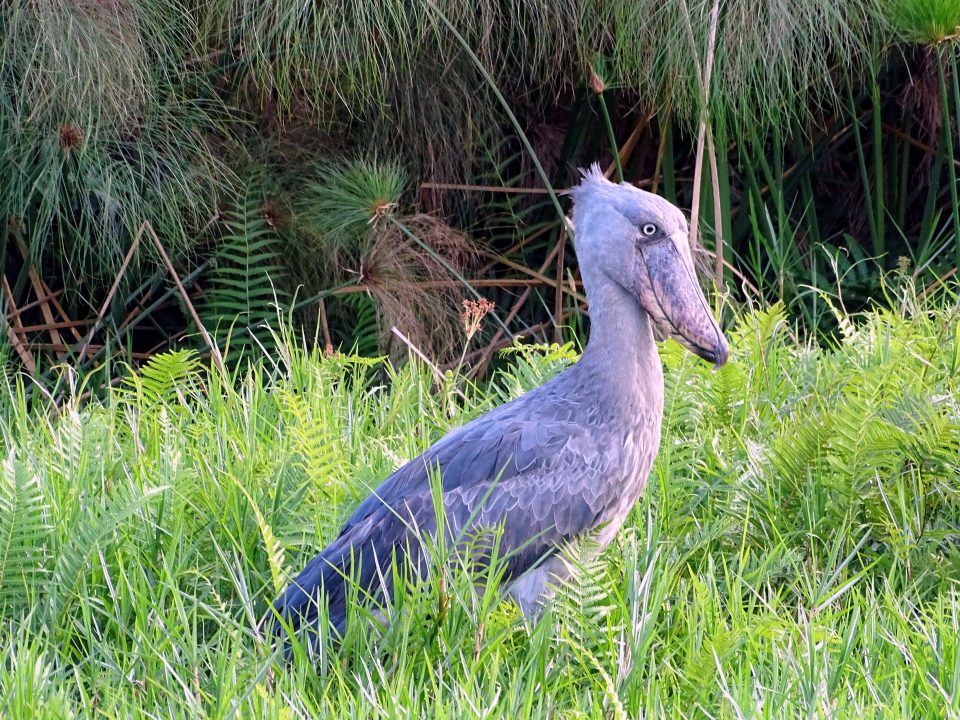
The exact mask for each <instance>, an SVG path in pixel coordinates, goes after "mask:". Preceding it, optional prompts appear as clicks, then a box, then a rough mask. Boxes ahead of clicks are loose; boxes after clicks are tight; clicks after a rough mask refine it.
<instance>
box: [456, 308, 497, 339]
mask: <svg viewBox="0 0 960 720" xmlns="http://www.w3.org/2000/svg"><path fill="white" fill-rule="evenodd" d="M493 308H494V304H493V303H492V302H490V301H489V300H487V299H486V298H480V299H479V300H464V301H463V316H462V317H463V331H464V333H466V335H467V342H469V341H470V340H472V339H473V336H474V335H476V334H477V331H478V330H479V329H480V322H481V321H482V320H483V318H484V317H485V316H486V315H487V313H489V312H492V311H493Z"/></svg>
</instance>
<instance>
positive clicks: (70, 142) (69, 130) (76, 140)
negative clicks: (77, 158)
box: [60, 123, 83, 153]
mask: <svg viewBox="0 0 960 720" xmlns="http://www.w3.org/2000/svg"><path fill="white" fill-rule="evenodd" d="M81 142H83V134H82V133H81V132H80V128H78V127H77V126H76V125H74V124H72V123H66V124H64V125H63V126H62V127H61V128H60V147H61V148H62V149H63V151H64V152H67V153H68V152H70V151H71V150H76V149H77V148H78V147H80V143H81Z"/></svg>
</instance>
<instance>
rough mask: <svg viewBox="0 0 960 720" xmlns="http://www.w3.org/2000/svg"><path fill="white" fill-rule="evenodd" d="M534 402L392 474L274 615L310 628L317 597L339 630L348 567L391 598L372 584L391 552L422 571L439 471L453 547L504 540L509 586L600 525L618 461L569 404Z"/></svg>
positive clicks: (507, 410)
mask: <svg viewBox="0 0 960 720" xmlns="http://www.w3.org/2000/svg"><path fill="white" fill-rule="evenodd" d="M546 389H547V386H543V387H541V388H540V389H539V390H540V391H544V390H546ZM537 394H538V393H537V392H536V391H535V392H534V393H530V394H529V395H527V396H524V397H523V398H521V400H520V401H515V402H513V403H508V404H507V405H503V406H500V407H499V408H497V409H496V410H494V411H492V412H490V413H488V414H487V415H484V416H482V417H481V418H478V419H477V420H475V421H473V422H471V423H468V424H467V425H464V426H463V427H461V428H459V429H458V430H455V431H453V432H452V433H450V434H448V435H446V436H445V437H444V438H442V439H441V440H440V441H438V442H437V443H436V444H435V445H433V446H432V447H431V448H430V449H428V450H427V451H426V452H425V453H423V455H421V456H420V457H418V458H416V459H414V460H412V461H410V462H409V463H407V464H406V465H404V466H403V467H401V468H400V469H398V470H397V471H396V472H395V473H393V474H392V475H391V476H390V477H388V478H387V479H386V480H385V481H384V482H383V483H382V484H381V485H380V487H378V488H377V489H376V490H375V491H374V492H373V493H372V494H371V495H370V497H368V498H367V499H366V500H364V501H363V502H362V503H361V504H360V505H359V506H358V507H357V509H356V511H355V512H354V513H353V514H352V515H351V517H350V518H349V520H348V521H347V523H346V524H345V525H344V527H343V530H342V531H341V534H340V535H339V537H338V538H337V539H335V540H334V541H333V542H332V543H331V544H330V545H329V546H327V548H325V549H324V550H323V552H322V553H321V554H320V555H318V556H317V557H316V558H314V560H313V561H311V562H310V563H309V564H308V565H307V567H306V568H304V570H303V571H302V572H301V573H300V574H299V575H298V576H297V577H296V578H295V579H294V581H293V582H291V583H290V585H289V586H288V587H287V589H286V590H285V591H284V593H283V594H282V595H281V597H280V598H278V600H277V602H275V603H274V607H275V608H276V610H277V611H278V612H279V613H280V614H281V617H286V618H288V619H290V620H291V621H292V622H294V624H295V625H298V626H300V625H303V624H305V623H306V624H312V623H313V622H314V621H315V619H316V617H317V603H318V602H319V598H320V596H321V595H322V596H325V597H326V602H328V605H329V608H330V617H331V623H332V624H333V626H334V627H335V629H336V630H337V631H338V632H342V630H343V623H344V622H345V614H346V608H345V605H344V603H345V601H346V597H345V590H344V585H343V581H342V578H343V576H344V575H346V574H349V573H351V572H353V571H352V570H351V568H353V569H354V570H356V569H357V568H359V574H358V576H357V580H358V582H359V585H360V587H362V588H366V589H368V590H369V591H370V592H372V593H374V594H377V595H379V594H381V593H383V592H387V593H389V592H391V589H390V588H389V587H382V588H379V590H377V589H376V587H377V584H378V578H384V577H386V578H387V580H388V581H389V576H390V569H389V567H388V566H385V565H384V563H389V562H391V558H392V557H393V556H394V555H396V556H398V557H399V556H403V557H405V558H406V559H407V560H409V561H410V562H411V565H412V567H413V568H414V570H415V571H417V572H418V573H420V572H422V571H423V570H424V569H425V562H426V557H425V552H424V547H423V546H422V545H421V540H420V538H421V537H423V536H425V535H429V534H431V533H434V532H435V530H436V527H437V521H436V516H435V509H434V501H433V493H432V491H431V487H430V477H431V473H433V472H436V471H438V472H439V473H440V481H441V487H442V497H443V506H444V512H445V515H446V527H447V528H448V530H449V534H450V536H451V538H454V539H459V538H460V537H462V535H461V533H464V532H466V533H474V532H475V531H485V530H497V531H499V532H501V533H502V534H501V537H500V548H501V555H504V556H506V563H507V567H506V575H507V579H508V580H509V579H510V578H515V577H518V576H520V575H521V574H523V573H524V572H525V571H526V570H528V569H529V568H531V567H533V566H534V565H535V564H536V563H538V562H540V561H542V560H543V558H544V557H545V556H547V555H550V554H552V553H554V552H556V551H557V549H558V548H559V547H561V546H562V545H563V544H564V543H565V542H566V541H568V540H572V539H574V538H575V537H577V536H579V535H581V534H583V533H584V532H586V531H588V530H591V529H593V528H595V527H597V526H598V525H599V524H602V522H603V521H604V519H605V517H604V514H605V511H606V509H607V508H609V507H611V505H612V504H613V503H614V501H615V498H614V497H613V495H614V494H615V493H617V492H618V491H619V488H618V483H616V482H609V481H608V480H610V479H611V478H612V477H614V476H615V470H616V468H614V467H613V466H612V463H613V460H612V458H615V457H616V456H617V455H618V453H617V452H616V451H615V450H614V451H613V452H611V450H612V448H609V447H605V448H601V447H598V446H597V442H598V439H597V438H596V437H595V434H591V433H590V432H589V431H588V429H587V428H586V427H584V425H582V424H580V423H578V422H575V421H574V420H573V418H575V417H577V413H576V412H575V408H573V407H571V406H570V403H569V402H566V399H565V398H562V397H557V396H553V397H550V398H549V399H546V400H545V401H544V402H538V398H537V397H536V395H537ZM540 399H542V398H540ZM588 422H589V420H588Z"/></svg>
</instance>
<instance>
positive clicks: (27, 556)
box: [0, 453, 51, 613]
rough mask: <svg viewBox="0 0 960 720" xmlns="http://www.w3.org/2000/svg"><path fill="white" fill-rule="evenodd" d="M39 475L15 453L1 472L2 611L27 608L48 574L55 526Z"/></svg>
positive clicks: (0, 575)
mask: <svg viewBox="0 0 960 720" xmlns="http://www.w3.org/2000/svg"><path fill="white" fill-rule="evenodd" d="M48 517H49V508H48V506H47V500H46V498H45V497H44V493H43V489H42V487H41V485H40V481H39V480H38V478H37V476H36V475H35V474H34V473H33V472H31V471H30V469H29V468H28V467H27V466H25V465H24V464H23V463H22V462H20V461H19V460H17V458H16V456H15V455H14V454H13V453H11V454H9V455H8V456H7V457H6V459H5V460H4V461H3V464H2V469H0V611H3V612H4V613H6V612H8V611H9V612H17V611H19V610H21V609H23V608H24V607H26V606H27V605H28V604H29V603H30V601H31V598H32V595H33V593H34V592H35V591H36V588H37V584H38V582H39V581H40V579H41V578H42V577H43V576H44V575H46V572H47V567H46V563H47V559H48V546H49V541H50V533H51V526H50V523H49V520H48Z"/></svg>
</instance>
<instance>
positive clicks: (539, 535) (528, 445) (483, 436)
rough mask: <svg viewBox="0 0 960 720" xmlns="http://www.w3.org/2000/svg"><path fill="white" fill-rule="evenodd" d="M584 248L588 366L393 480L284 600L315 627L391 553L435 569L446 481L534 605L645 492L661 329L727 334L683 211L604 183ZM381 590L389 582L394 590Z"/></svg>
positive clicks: (451, 524) (591, 196) (450, 508)
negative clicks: (494, 535)
mask: <svg viewBox="0 0 960 720" xmlns="http://www.w3.org/2000/svg"><path fill="white" fill-rule="evenodd" d="M573 200H574V208H573V223H574V228H575V248H576V251H577V257H578V260H579V264H580V270H581V274H582V277H583V284H584V288H585V291H586V293H587V299H588V301H589V304H590V307H589V310H590V321H591V323H590V324H591V328H590V340H589V342H588V344H587V347H586V350H585V351H584V353H583V355H582V357H581V358H580V360H579V361H578V362H577V363H576V364H575V365H573V366H572V367H570V368H569V369H567V370H566V371H564V372H562V373H560V374H559V375H557V376H556V377H555V378H553V379H552V380H551V381H550V382H548V383H546V384H545V385H543V386H541V387H539V388H537V389H535V390H533V391H531V392H529V393H527V394H525V395H523V396H521V397H519V398H517V399H516V400H513V401H512V402H509V403H506V404H505V405H502V406H500V407H498V408H496V409H494V410H492V411H490V412H488V413H487V414H486V415H483V416H481V417H479V418H477V419H475V420H473V421H472V422H469V423H467V424H466V425H464V426H463V427H460V428H458V429H456V430H453V431H452V432H450V433H449V434H448V435H446V436H445V437H443V438H441V439H440V440H439V441H438V442H437V443H436V444H434V445H433V446H432V447H430V448H429V449H427V450H426V451H425V452H424V453H423V454H422V455H421V456H420V457H417V458H415V459H414V460H411V461H410V462H409V463H407V464H406V465H404V466H403V467H401V468H400V469H399V470H397V471H396V472H395V473H394V474H393V475H391V476H390V477H388V478H387V479H386V480H385V481H384V482H383V483H382V484H381V485H380V487H378V488H377V489H376V490H375V491H374V492H373V493H372V494H371V495H370V496H369V497H368V498H367V499H366V500H364V501H363V502H362V503H361V504H360V506H359V507H358V508H357V509H356V511H355V512H354V513H353V515H352V516H351V517H350V518H349V520H347V523H346V525H345V526H344V528H343V530H342V532H341V534H340V536H339V537H337V538H336V539H335V540H334V541H333V542H332V543H330V545H328V546H327V547H326V548H325V549H324V550H323V551H322V552H321V553H320V554H319V555H317V556H316V557H315V558H314V559H313V560H312V561H311V562H310V563H309V564H308V565H307V566H306V568H304V569H303V571H302V572H301V573H300V574H299V575H298V576H297V577H296V578H295V579H294V580H293V581H292V582H291V583H290V585H289V587H287V589H286V590H285V591H284V593H283V594H282V595H281V597H280V598H279V599H278V600H277V601H276V602H275V604H274V607H275V609H276V611H277V613H278V615H279V617H280V618H282V619H283V621H284V622H287V623H289V624H290V625H291V626H292V627H293V628H294V629H295V630H299V629H301V628H303V629H305V630H306V631H307V632H308V633H309V634H310V635H311V637H314V638H315V637H316V636H317V633H318V632H319V627H317V625H318V620H317V618H318V617H319V612H318V610H319V606H320V604H326V606H327V608H328V614H329V618H330V625H331V626H332V629H333V630H335V631H336V633H342V632H343V630H344V627H345V624H346V616H347V612H346V607H345V603H346V602H347V598H348V595H349V593H347V591H346V586H345V583H344V576H349V575H352V577H354V578H355V579H356V581H357V582H358V584H359V587H360V588H362V589H363V591H365V592H367V593H369V594H370V595H371V596H373V597H375V598H379V599H380V600H383V599H384V598H385V596H386V597H388V596H389V593H390V592H391V588H390V587H389V582H390V578H391V569H390V566H391V563H392V561H393V558H394V557H396V558H397V560H398V561H400V562H407V561H408V562H410V563H411V566H412V567H413V568H414V570H415V571H416V572H419V573H422V572H423V571H424V569H425V567H426V565H427V561H426V552H427V547H429V543H427V544H424V543H423V539H424V538H427V537H429V536H430V534H431V533H435V531H436V527H437V523H436V516H435V505H434V495H433V493H432V491H431V477H439V482H440V484H441V488H442V499H443V508H444V513H445V527H446V530H447V534H448V536H449V537H450V538H459V537H462V534H463V533H466V534H475V533H476V532H477V531H483V530H486V529H491V530H493V529H497V528H500V529H502V530H501V532H502V534H501V536H500V545H499V550H500V555H501V556H506V558H507V559H506V574H505V577H506V581H507V582H508V583H509V588H510V592H511V594H512V595H513V596H514V598H515V599H516V600H517V602H518V603H519V605H520V607H521V608H522V610H523V612H524V613H525V614H528V615H529V614H531V613H534V612H535V611H536V609H537V607H538V605H539V604H540V602H541V601H542V599H543V598H544V597H545V596H546V595H547V594H548V593H549V591H550V588H551V586H552V585H553V584H555V583H557V582H561V581H562V580H563V578H564V577H566V576H567V574H568V572H569V570H568V564H567V562H566V561H565V559H564V557H563V553H562V550H563V549H564V547H565V546H567V545H569V544H570V543H572V542H574V541H577V540H581V539H584V538H592V539H594V540H595V541H596V542H597V543H598V544H599V545H600V546H601V547H602V546H604V545H606V544H607V543H608V542H610V540H611V539H612V538H613V536H614V535H615V534H616V532H617V530H618V529H619V528H620V526H621V524H622V523H623V520H624V518H625V517H626V515H627V513H628V512H629V511H630V508H631V507H633V505H634V503H635V502H636V501H637V499H638V498H639V497H640V494H641V492H642V491H643V488H644V485H645V484H646V481H647V476H648V474H649V472H650V468H651V465H652V464H653V459H654V457H655V455H656V453H657V448H658V446H659V444H660V423H661V418H662V415H663V373H662V369H661V365H660V359H659V357H658V355H657V349H656V344H655V342H654V336H653V331H654V328H657V329H659V330H660V331H661V333H662V334H664V335H670V336H672V337H674V338H675V339H676V340H678V341H679V342H681V343H682V344H684V345H685V346H686V347H687V348H689V349H690V350H691V351H693V352H695V353H696V354H698V355H700V356H701V357H703V358H705V359H707V360H709V361H710V362H712V363H714V364H716V365H721V364H723V362H725V360H726V357H727V344H726V341H725V339H724V337H723V334H722V333H721V331H720V329H719V327H718V326H717V323H716V321H715V320H714V318H713V316H712V314H711V313H710V311H709V309H708V306H707V303H706V300H705V299H704V296H703V293H702V291H701V290H700V287H699V286H698V284H697V282H696V280H695V275H694V268H693V262H692V259H691V256H690V249H689V244H688V241H687V224H686V221H685V219H684V217H683V215H682V214H681V213H680V211H679V210H677V209H676V208H675V207H674V206H673V205H671V204H670V203H668V202H667V201H665V200H663V199H662V198H660V197H658V196H656V195H652V194H650V193H646V192H643V191H641V190H638V189H636V188H634V187H632V186H630V185H627V184H620V185H616V184H614V183H611V182H608V181H607V180H606V179H604V178H603V176H602V175H601V173H600V171H599V169H598V168H597V167H596V166H594V167H593V168H592V169H591V170H590V171H589V172H587V173H585V175H584V179H583V181H582V183H581V184H580V185H579V186H577V187H576V188H575V189H574V190H573ZM384 585H386V587H384Z"/></svg>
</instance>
